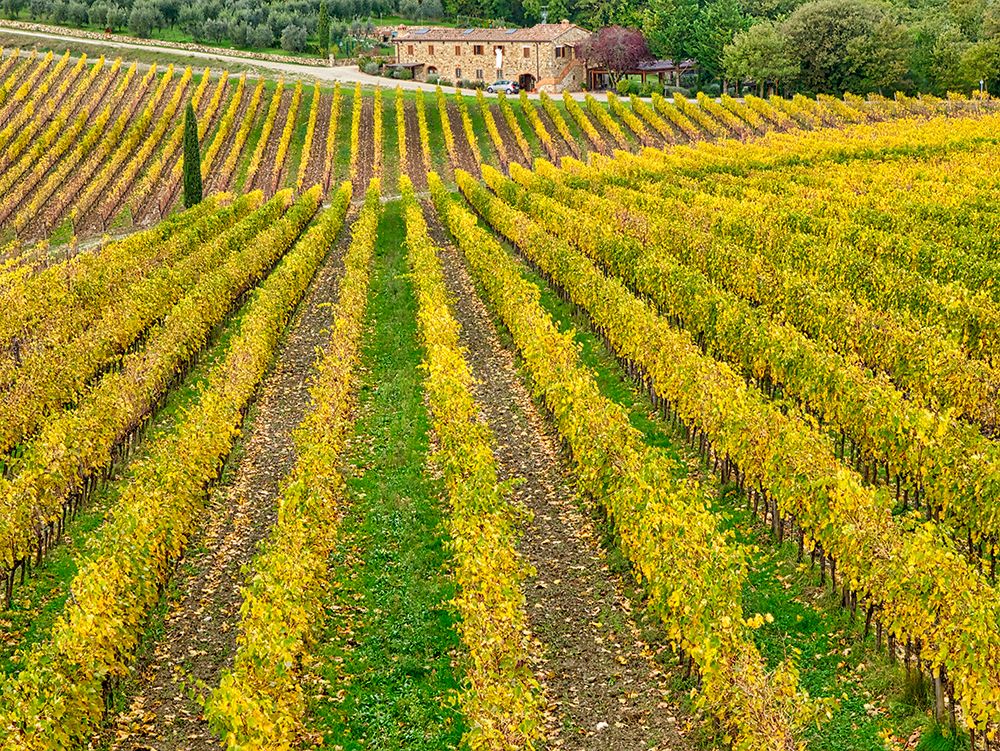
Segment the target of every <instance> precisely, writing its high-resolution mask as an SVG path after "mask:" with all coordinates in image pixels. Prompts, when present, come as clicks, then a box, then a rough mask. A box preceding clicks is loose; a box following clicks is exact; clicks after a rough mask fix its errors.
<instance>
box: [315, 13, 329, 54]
mask: <svg viewBox="0 0 1000 751" xmlns="http://www.w3.org/2000/svg"><path fill="white" fill-rule="evenodd" d="M316 36H318V37H319V54H320V57H326V56H327V55H328V54H330V14H329V13H328V12H327V10H326V2H325V0H321V2H320V4H319V19H318V20H317V21H316Z"/></svg>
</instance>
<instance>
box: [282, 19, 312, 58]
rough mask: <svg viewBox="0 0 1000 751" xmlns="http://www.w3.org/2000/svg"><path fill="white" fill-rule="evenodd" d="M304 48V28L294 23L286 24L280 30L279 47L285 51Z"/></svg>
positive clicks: (299, 50)
mask: <svg viewBox="0 0 1000 751" xmlns="http://www.w3.org/2000/svg"><path fill="white" fill-rule="evenodd" d="M305 48H306V29H305V27H304V26H299V25H297V24H294V23H290V24H288V26H286V27H285V28H284V30H283V31H282V32H281V49H283V50H284V51H285V52H301V51H302V50H304V49H305Z"/></svg>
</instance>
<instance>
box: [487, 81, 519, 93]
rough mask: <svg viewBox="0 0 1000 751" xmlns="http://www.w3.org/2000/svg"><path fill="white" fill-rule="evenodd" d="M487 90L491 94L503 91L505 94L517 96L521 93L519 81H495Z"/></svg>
mask: <svg viewBox="0 0 1000 751" xmlns="http://www.w3.org/2000/svg"><path fill="white" fill-rule="evenodd" d="M486 90H487V91H488V92H489V93H491V94H496V93H497V92H498V91H502V92H503V93H504V94H516V93H517V92H518V91H519V87H518V85H517V81H494V82H493V83H491V84H490V85H489V86H487V87H486Z"/></svg>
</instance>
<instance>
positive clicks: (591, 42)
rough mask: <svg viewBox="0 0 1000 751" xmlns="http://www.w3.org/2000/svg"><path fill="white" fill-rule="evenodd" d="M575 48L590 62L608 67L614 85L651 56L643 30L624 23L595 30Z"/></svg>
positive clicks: (578, 53)
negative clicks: (628, 27) (625, 25)
mask: <svg viewBox="0 0 1000 751" xmlns="http://www.w3.org/2000/svg"><path fill="white" fill-rule="evenodd" d="M576 51H577V55H578V56H579V57H582V58H583V59H584V60H586V61H587V64H588V65H589V66H591V67H594V68H606V69H607V71H608V76H609V77H610V78H611V85H612V86H615V85H617V84H618V81H619V80H621V77H622V76H623V75H624V74H625V73H626V72H627V71H630V70H633V69H634V68H635V67H636V66H637V65H638V64H639V63H642V62H645V61H646V60H649V59H650V58H651V57H652V55H650V53H649V47H648V46H647V45H646V37H644V36H643V35H642V32H641V31H639V30H638V29H626V28H623V27H621V26H606V27H605V28H603V29H599V30H598V31H595V32H594V33H593V34H591V35H590V38H589V39H587V40H586V41H584V42H581V43H580V44H579V45H578V46H577V49H576Z"/></svg>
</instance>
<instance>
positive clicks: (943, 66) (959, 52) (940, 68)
mask: <svg viewBox="0 0 1000 751" xmlns="http://www.w3.org/2000/svg"><path fill="white" fill-rule="evenodd" d="M968 49H969V40H968V39H966V38H965V35H963V34H962V32H961V31H960V30H959V29H957V28H955V27H951V28H948V29H945V30H944V31H942V32H941V34H940V35H938V38H937V40H936V41H935V42H934V49H933V50H932V51H931V70H930V73H931V79H932V80H933V81H934V88H935V90H936V91H937V93H939V94H942V95H943V94H946V93H947V92H949V91H967V90H968V88H969V83H970V82H969V79H968V78H966V77H965V71H964V70H963V69H962V57H963V56H964V55H965V52H966V50H968ZM977 81H978V79H977Z"/></svg>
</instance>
